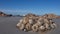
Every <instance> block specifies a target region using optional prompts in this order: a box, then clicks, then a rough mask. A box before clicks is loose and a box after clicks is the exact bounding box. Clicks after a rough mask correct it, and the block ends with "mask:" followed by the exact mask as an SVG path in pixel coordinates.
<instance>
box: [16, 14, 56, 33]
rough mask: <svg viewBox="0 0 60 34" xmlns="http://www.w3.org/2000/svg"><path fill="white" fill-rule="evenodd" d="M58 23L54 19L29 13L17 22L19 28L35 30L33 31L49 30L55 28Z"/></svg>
mask: <svg viewBox="0 0 60 34" xmlns="http://www.w3.org/2000/svg"><path fill="white" fill-rule="evenodd" d="M55 27H56V24H55V22H53V21H52V19H49V18H44V17H42V16H36V15H34V14H29V15H26V16H25V17H23V18H22V19H20V21H19V23H18V24H17V28H18V29H19V30H22V31H27V32H28V31H33V32H38V31H41V32H45V31H48V30H52V29H55Z"/></svg>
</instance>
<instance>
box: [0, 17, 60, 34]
mask: <svg viewBox="0 0 60 34" xmlns="http://www.w3.org/2000/svg"><path fill="white" fill-rule="evenodd" d="M20 19H21V17H0V34H38V33H36V32H24V31H19V30H18V29H17V28H16V24H17V23H18V22H19V20H20ZM53 21H55V22H56V24H57V28H56V29H55V30H54V31H52V32H50V33H48V34H60V19H54V20H53Z"/></svg>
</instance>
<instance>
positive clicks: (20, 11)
mask: <svg viewBox="0 0 60 34" xmlns="http://www.w3.org/2000/svg"><path fill="white" fill-rule="evenodd" d="M0 11H3V12H5V13H7V14H13V15H25V14H28V13H33V14H37V15H44V14H46V13H47V14H50V13H54V14H56V15H60V0H0Z"/></svg>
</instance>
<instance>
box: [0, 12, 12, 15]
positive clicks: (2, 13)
mask: <svg viewBox="0 0 60 34" xmlns="http://www.w3.org/2000/svg"><path fill="white" fill-rule="evenodd" d="M0 16H12V15H11V14H6V13H4V12H2V11H0Z"/></svg>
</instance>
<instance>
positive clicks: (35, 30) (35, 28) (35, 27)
mask: <svg viewBox="0 0 60 34" xmlns="http://www.w3.org/2000/svg"><path fill="white" fill-rule="evenodd" d="M32 31H33V32H37V31H38V26H37V25H36V24H34V25H33V26H32Z"/></svg>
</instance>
